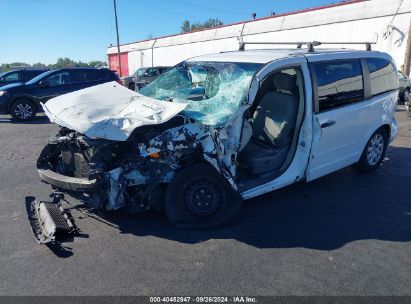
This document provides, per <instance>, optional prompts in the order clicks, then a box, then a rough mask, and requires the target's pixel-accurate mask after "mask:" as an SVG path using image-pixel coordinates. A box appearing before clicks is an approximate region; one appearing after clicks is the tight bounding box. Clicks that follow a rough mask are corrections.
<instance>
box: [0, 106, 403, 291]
mask: <svg viewBox="0 0 411 304" xmlns="http://www.w3.org/2000/svg"><path fill="white" fill-rule="evenodd" d="M396 116H397V119H398V121H399V123H400V134H399V136H398V138H397V139H396V140H395V141H394V143H393V144H392V145H391V146H390V147H389V149H388V150H387V155H386V160H385V161H384V163H383V165H382V167H381V168H380V169H379V170H378V171H376V172H374V173H372V174H359V173H357V172H356V171H355V170H353V169H352V168H347V169H344V170H340V171H338V172H336V173H334V174H332V175H329V176H326V177H323V178H320V179H318V180H316V181H313V182H311V183H308V184H304V183H301V184H296V185H293V186H290V187H287V188H284V189H281V190H279V191H276V192H273V193H270V194H267V195H264V196H262V197H259V198H256V199H253V200H250V201H247V202H246V203H245V206H244V208H243V210H242V212H241V214H240V216H239V217H238V218H237V219H236V220H235V221H234V222H233V223H231V224H230V225H228V226H225V227H223V228H221V229H218V230H213V231H182V230H178V229H176V228H173V227H172V226H171V225H170V224H169V223H168V221H167V219H166V218H165V216H164V215H163V214H161V213H151V214H143V215H137V216H131V215H126V214H123V213H115V214H112V215H109V216H108V217H105V218H104V219H103V220H98V219H95V218H92V217H89V216H87V215H86V214H84V213H82V212H81V210H79V209H78V208H76V205H78V203H77V202H76V201H75V200H74V199H70V198H69V199H68V200H69V201H70V202H71V203H72V206H71V207H70V208H72V211H71V212H72V215H73V216H74V219H75V221H76V224H77V226H78V227H79V228H80V229H81V235H80V236H77V237H74V238H73V239H69V240H68V242H66V243H65V244H64V247H61V248H58V247H53V248H49V247H47V246H43V245H38V244H37V243H36V241H35V239H34V236H33V234H32V232H31V230H30V226H29V223H28V221H27V214H26V207H25V197H26V196H36V197H37V198H39V199H47V198H48V194H49V193H50V187H49V186H47V185H45V184H42V183H40V181H39V178H38V175H37V172H36V169H35V161H36V159H37V156H38V154H39V152H40V150H41V149H42V147H43V146H44V145H45V144H46V143H47V139H48V137H49V136H51V135H53V134H54V133H56V131H57V129H58V127H57V126H56V125H54V124H50V123H49V122H48V120H47V118H45V117H44V116H42V117H39V118H37V119H36V120H35V121H34V122H32V123H26V124H21V123H14V122H11V121H10V119H9V117H8V116H0V227H1V233H0V295H411V285H410V282H411V191H410V185H411V118H409V117H407V116H406V114H405V112H404V111H402V110H401V108H400V110H399V111H398V112H397V113H396Z"/></svg>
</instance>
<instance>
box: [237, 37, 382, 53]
mask: <svg viewBox="0 0 411 304" xmlns="http://www.w3.org/2000/svg"><path fill="white" fill-rule="evenodd" d="M238 43H239V48H238V50H239V51H244V49H245V45H246V44H273V45H294V44H295V45H297V48H298V49H301V47H302V46H303V45H306V46H307V48H308V52H310V53H312V52H314V47H315V46H319V45H322V44H365V50H366V51H371V45H372V44H376V43H375V42H334V41H333V42H320V41H308V42H302V41H300V42H251V41H243V39H242V37H240V38H239V42H238Z"/></svg>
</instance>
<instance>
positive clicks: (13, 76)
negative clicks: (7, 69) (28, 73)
mask: <svg viewBox="0 0 411 304" xmlns="http://www.w3.org/2000/svg"><path fill="white" fill-rule="evenodd" d="M19 80H20V75H19V73H18V72H14V73H10V74H8V75H7V76H5V77H4V80H3V81H4V82H12V81H19Z"/></svg>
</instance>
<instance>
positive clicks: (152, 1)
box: [0, 0, 338, 63]
mask: <svg viewBox="0 0 411 304" xmlns="http://www.w3.org/2000/svg"><path fill="white" fill-rule="evenodd" d="M333 2H338V0H334V1H333V0H304V1H299V0H272V1H269V0H207V1H192V0H149V1H142V0H117V12H118V16H119V29H120V43H129V42H134V41H137V40H142V39H147V38H148V37H149V36H150V35H151V36H153V37H157V36H164V35H169V34H175V33H178V32H179V31H180V25H181V23H182V22H183V21H184V20H185V19H187V20H189V21H190V22H196V21H204V20H206V19H208V18H219V19H220V20H222V21H223V22H224V23H225V24H228V23H232V22H238V21H243V20H248V19H251V14H252V13H253V12H255V13H256V14H257V18H258V17H264V16H267V15H269V14H270V13H271V11H274V12H276V13H283V12H288V11H292V10H297V9H303V8H307V7H312V6H318V5H323V4H328V3H333ZM0 22H1V24H2V27H1V30H0V33H1V34H0V37H1V42H0V63H8V62H15V61H19V62H27V63H35V62H44V63H54V62H56V60H57V58H58V57H69V58H71V59H73V60H81V61H90V60H106V59H107V58H106V55H105V52H106V49H107V46H108V45H109V44H110V43H112V44H115V43H116V36H115V25H114V14H113V0H0Z"/></svg>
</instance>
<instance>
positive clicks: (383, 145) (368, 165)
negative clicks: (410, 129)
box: [357, 128, 388, 172]
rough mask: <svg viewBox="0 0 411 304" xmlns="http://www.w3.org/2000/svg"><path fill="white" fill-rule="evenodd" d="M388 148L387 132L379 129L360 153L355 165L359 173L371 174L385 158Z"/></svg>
mask: <svg viewBox="0 0 411 304" xmlns="http://www.w3.org/2000/svg"><path fill="white" fill-rule="evenodd" d="M387 146H388V135H387V132H386V131H385V130H384V129H382V128H380V129H378V130H377V131H375V133H374V134H373V135H372V136H371V138H370V139H369V140H368V142H367V145H366V146H365V148H364V151H363V152H362V155H361V158H360V160H359V162H358V163H357V169H358V171H360V172H371V171H374V170H376V169H377V168H378V167H379V166H380V165H381V163H382V161H383V160H384V157H385V151H386V150H387Z"/></svg>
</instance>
